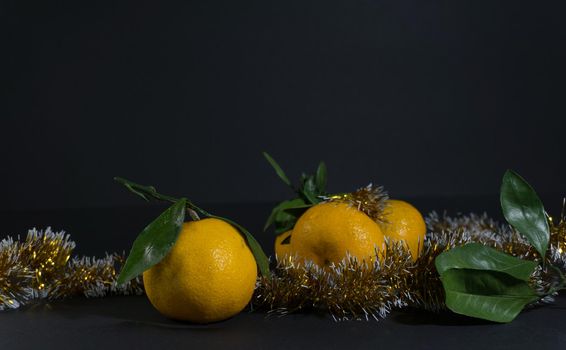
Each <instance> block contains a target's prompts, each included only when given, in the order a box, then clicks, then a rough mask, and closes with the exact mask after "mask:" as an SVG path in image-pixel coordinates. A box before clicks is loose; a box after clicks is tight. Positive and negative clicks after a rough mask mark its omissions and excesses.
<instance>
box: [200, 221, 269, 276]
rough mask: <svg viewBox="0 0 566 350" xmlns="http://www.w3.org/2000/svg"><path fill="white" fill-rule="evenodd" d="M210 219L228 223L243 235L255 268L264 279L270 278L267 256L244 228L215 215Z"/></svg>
mask: <svg viewBox="0 0 566 350" xmlns="http://www.w3.org/2000/svg"><path fill="white" fill-rule="evenodd" d="M210 217H214V218H217V219H220V220H224V221H225V222H227V223H229V224H230V225H232V226H234V227H236V228H237V229H238V230H239V231H240V232H241V233H242V234H243V235H244V238H245V239H246V242H247V243H248V247H250V250H251V251H252V254H253V256H254V258H255V261H256V263H257V266H258V268H259V271H260V273H261V274H262V275H263V276H264V277H270V273H269V259H268V258H267V255H265V252H264V251H263V249H262V248H261V245H260V244H259V242H258V241H257V240H256V239H255V237H254V236H253V235H252V234H251V233H250V232H249V231H248V230H246V228H245V227H243V226H242V225H240V224H238V223H236V222H234V221H232V220H230V219H226V218H223V217H220V216H215V215H211V216H210Z"/></svg>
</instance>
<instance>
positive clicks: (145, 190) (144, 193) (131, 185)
mask: <svg viewBox="0 0 566 350" xmlns="http://www.w3.org/2000/svg"><path fill="white" fill-rule="evenodd" d="M114 180H115V181H116V182H118V183H120V184H122V185H124V186H125V187H126V188H127V189H128V190H129V191H130V192H132V193H134V194H137V195H138V196H140V197H142V198H143V199H145V200H146V201H149V199H148V197H150V198H154V199H157V200H161V201H166V202H171V203H177V202H178V201H179V198H175V197H171V196H167V195H164V194H161V193H159V192H157V190H156V189H155V187H153V186H144V185H140V184H138V183H135V182H133V181H130V180H127V179H124V178H122V177H115V178H114ZM187 208H188V209H190V210H193V211H195V212H196V213H197V214H200V215H202V216H205V217H213V216H214V215H212V214H210V213H209V212H207V211H206V210H204V209H202V208H199V207H197V206H196V205H195V204H194V203H193V202H191V201H190V200H187Z"/></svg>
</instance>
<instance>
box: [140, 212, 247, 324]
mask: <svg viewBox="0 0 566 350" xmlns="http://www.w3.org/2000/svg"><path fill="white" fill-rule="evenodd" d="M256 278H257V265H256V262H255V259H254V257H253V255H252V253H251V251H250V249H249V247H248V246H247V245H246V242H245V241H244V238H243V237H242V235H241V234H240V233H239V232H238V231H237V230H236V229H235V228H234V227H233V226H232V225H230V224H228V223H226V222H224V221H222V220H219V219H213V218H209V219H203V220H198V221H191V222H187V223H184V224H183V227H182V229H181V232H180V233H179V237H178V239H177V241H176V242H175V245H174V246H173V248H172V249H171V251H170V252H169V254H168V255H167V256H166V257H165V258H164V259H163V260H162V261H161V262H159V263H158V264H156V265H154V266H153V267H151V268H150V269H149V270H147V271H145V272H144V273H143V282H144V286H145V291H146V294H147V296H148V298H149V300H150V302H151V303H152V304H153V306H154V307H155V308H156V309H157V310H158V311H160V312H161V313H162V314H164V315H165V316H168V317H170V318H173V319H177V320H187V321H192V322H197V323H209V322H215V321H220V320H224V319H227V318H229V317H232V316H234V315H236V314H238V313H239V312H240V311H242V310H243V309H244V307H246V305H247V304H248V303H249V301H250V300H251V297H252V294H253V291H254V288H255V283H256Z"/></svg>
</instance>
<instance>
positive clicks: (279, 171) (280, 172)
mask: <svg viewBox="0 0 566 350" xmlns="http://www.w3.org/2000/svg"><path fill="white" fill-rule="evenodd" d="M263 156H264V157H265V159H267V161H268V162H269V164H271V166H272V167H273V169H275V172H276V173H277V176H279V178H280V179H281V180H283V182H284V183H286V184H287V186H290V187H291V188H292V187H293V185H292V184H291V181H290V180H289V178H288V177H287V175H285V172H284V171H283V169H281V167H280V166H279V164H277V162H276V161H275V159H273V157H271V156H270V155H269V153H267V152H263Z"/></svg>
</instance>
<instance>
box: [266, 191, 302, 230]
mask: <svg viewBox="0 0 566 350" xmlns="http://www.w3.org/2000/svg"><path fill="white" fill-rule="evenodd" d="M303 205H305V201H303V200H302V199H301V198H295V199H292V200H288V201H283V202H281V203H279V204H277V206H275V208H273V210H271V214H270V215H269V217H268V218H267V221H266V222H265V225H264V226H263V230H264V231H266V230H267V228H268V227H269V226H271V225H272V224H273V223H274V222H283V221H289V220H292V219H296V218H295V216H291V215H290V214H286V213H284V210H285V209H288V208H295V207H299V206H303Z"/></svg>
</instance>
